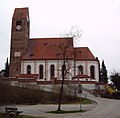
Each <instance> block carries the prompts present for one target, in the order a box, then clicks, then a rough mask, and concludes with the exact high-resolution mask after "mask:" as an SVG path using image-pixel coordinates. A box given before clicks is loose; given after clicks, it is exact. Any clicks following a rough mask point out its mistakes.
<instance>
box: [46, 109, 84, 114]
mask: <svg viewBox="0 0 120 118" xmlns="http://www.w3.org/2000/svg"><path fill="white" fill-rule="evenodd" d="M85 111H86V110H70V111H64V110H56V111H48V112H46V113H54V114H63V113H78V112H85Z"/></svg>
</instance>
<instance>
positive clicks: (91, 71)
mask: <svg viewBox="0 0 120 118" xmlns="http://www.w3.org/2000/svg"><path fill="white" fill-rule="evenodd" d="M90 76H91V78H92V79H95V67H94V66H93V65H92V66H91V67H90Z"/></svg>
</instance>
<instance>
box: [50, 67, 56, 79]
mask: <svg viewBox="0 0 120 118" xmlns="http://www.w3.org/2000/svg"><path fill="white" fill-rule="evenodd" d="M54 76H55V66H54V65H51V66H50V77H51V78H53V77H54Z"/></svg>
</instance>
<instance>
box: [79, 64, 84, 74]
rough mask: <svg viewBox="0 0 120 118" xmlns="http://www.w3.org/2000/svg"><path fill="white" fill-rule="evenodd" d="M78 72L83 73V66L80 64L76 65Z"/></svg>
mask: <svg viewBox="0 0 120 118" xmlns="http://www.w3.org/2000/svg"><path fill="white" fill-rule="evenodd" d="M78 74H80V75H81V74H83V66H81V65H79V66H78Z"/></svg>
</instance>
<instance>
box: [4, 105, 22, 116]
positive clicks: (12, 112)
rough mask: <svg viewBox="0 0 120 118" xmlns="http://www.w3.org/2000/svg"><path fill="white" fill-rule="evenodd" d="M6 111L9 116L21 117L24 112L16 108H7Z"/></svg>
mask: <svg viewBox="0 0 120 118" xmlns="http://www.w3.org/2000/svg"><path fill="white" fill-rule="evenodd" d="M5 111H6V114H7V115H10V114H14V115H15V116H17V115H19V114H20V113H22V112H23V111H19V110H18V108H16V107H5Z"/></svg>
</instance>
